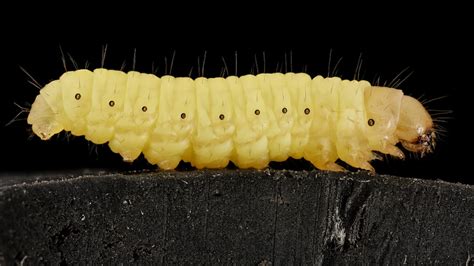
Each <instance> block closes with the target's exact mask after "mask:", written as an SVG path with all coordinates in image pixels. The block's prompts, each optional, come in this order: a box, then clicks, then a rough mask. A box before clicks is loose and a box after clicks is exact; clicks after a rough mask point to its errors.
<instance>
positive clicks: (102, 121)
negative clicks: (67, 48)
mask: <svg viewBox="0 0 474 266" xmlns="http://www.w3.org/2000/svg"><path fill="white" fill-rule="evenodd" d="M373 89H374V87H371V85H370V83H369V82H367V81H355V80H353V81H349V80H341V79H340V78H337V77H332V78H323V77H322V76H317V77H315V78H311V77H310V76H309V75H307V74H305V73H286V74H282V73H273V74H258V75H256V76H255V75H246V76H242V77H236V76H229V77H227V78H203V77H201V78H197V79H191V78H187V77H172V76H163V77H161V78H159V77H157V76H155V75H152V74H143V73H138V72H135V71H131V72H128V73H124V72H121V71H115V70H106V69H96V70H94V71H89V70H77V71H69V72H66V73H64V74H63V75H62V76H61V77H60V79H58V80H55V81H53V82H51V83H49V84H48V85H46V86H45V87H44V88H43V89H42V90H41V93H40V96H41V97H42V98H43V99H44V100H41V99H40V100H41V101H45V102H46V104H44V106H46V107H43V105H41V106H39V104H38V105H37V106H36V109H37V110H34V109H35V104H33V109H32V113H31V114H30V117H29V118H28V122H29V123H30V124H33V130H34V131H35V127H36V132H45V131H46V130H45V129H44V128H43V129H42V128H41V127H42V126H43V127H45V126H46V124H47V123H46V122H44V123H43V125H42V122H39V123H35V122H34V120H35V118H36V120H41V119H43V120H46V118H44V117H43V118H42V117H41V113H47V110H46V109H47V108H48V107H49V108H50V109H51V111H52V112H51V113H52V114H51V115H50V116H54V117H53V118H51V117H48V119H47V120H48V121H47V122H48V123H49V127H50V128H48V130H49V131H48V132H50V133H51V134H54V133H57V132H56V131H61V130H66V131H71V132H72V134H73V135H78V136H80V135H84V136H85V138H86V139H88V140H90V141H92V142H93V143H96V144H102V143H107V142H108V145H109V146H110V148H111V149H112V151H114V152H116V153H119V154H120V155H121V156H122V157H123V158H124V160H126V161H133V160H135V159H136V158H137V157H138V156H139V155H140V154H141V153H143V154H144V156H145V158H146V159H147V160H148V161H149V162H150V163H152V164H157V165H158V166H159V167H160V168H163V169H173V168H175V167H176V166H177V165H178V163H179V162H180V161H181V160H184V161H186V162H190V163H191V164H192V165H193V166H195V167H197V168H203V167H206V168H222V167H225V166H226V165H227V164H228V163H229V161H232V162H233V163H234V164H236V165H237V166H238V167H240V168H250V167H251V168H263V167H266V166H267V165H268V163H269V162H270V161H285V160H286V159H287V158H288V157H289V156H291V157H294V158H305V159H306V160H308V161H310V162H311V163H313V164H314V165H315V166H316V167H318V168H320V169H329V170H341V169H342V168H341V167H339V166H338V165H337V164H335V161H336V160H337V159H341V160H343V161H345V162H347V163H348V164H350V165H352V166H354V167H358V168H363V169H369V170H371V166H370V165H369V164H368V161H370V160H372V159H374V156H373V154H372V150H379V151H382V152H386V153H387V151H385V150H384V149H386V147H388V146H392V145H393V144H396V143H397V142H398V139H396V137H395V136H392V135H394V134H395V133H394V132H395V129H396V127H394V126H392V128H391V129H389V130H388V131H389V132H388V133H386V134H384V135H383V136H379V135H378V134H377V132H375V131H376V130H375V129H376V127H374V124H375V125H377V123H379V125H382V124H383V123H382V121H378V120H374V119H373V117H372V116H371V115H372V114H371V112H372V113H373V111H370V110H368V108H370V105H371V104H374V102H369V101H368V100H367V99H368V97H369V95H368V92H369V90H373ZM380 89H384V88H380ZM390 90H393V91H390V93H388V94H387V97H392V98H396V99H392V101H394V102H398V104H395V106H391V108H389V109H388V110H386V112H390V113H387V115H386V116H387V117H388V116H390V119H392V117H393V119H395V120H394V121H392V122H393V123H395V125H396V122H397V121H396V120H398V112H399V111H400V104H399V102H401V97H402V96H403V93H402V92H401V91H400V90H395V89H390ZM40 96H38V97H40ZM37 101H39V100H38V98H37ZM35 103H36V102H35ZM382 104H383V103H382ZM39 108H42V109H41V110H39V112H38V109H39ZM397 108H398V110H397ZM43 109H44V110H43ZM33 111H36V112H33ZM33 113H36V116H35V114H33ZM53 120H54V121H53ZM52 121H53V122H52ZM380 123H382V124H380ZM390 132H391V133H390ZM37 134H38V133H37ZM43 134H44V133H43ZM51 134H48V135H43V136H41V134H38V135H40V137H42V138H43V139H47V138H49V137H50V136H51ZM390 134H391V135H390ZM387 136H388V137H387ZM378 138H384V139H378Z"/></svg>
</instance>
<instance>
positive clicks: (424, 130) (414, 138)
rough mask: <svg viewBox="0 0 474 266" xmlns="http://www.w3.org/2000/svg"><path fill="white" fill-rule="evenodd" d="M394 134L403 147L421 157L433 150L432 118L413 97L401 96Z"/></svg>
mask: <svg viewBox="0 0 474 266" xmlns="http://www.w3.org/2000/svg"><path fill="white" fill-rule="evenodd" d="M396 135H397V137H398V139H399V140H400V142H401V143H402V145H403V147H404V148H405V149H407V150H409V151H412V152H416V153H419V154H420V155H421V157H423V156H424V155H425V154H427V153H431V152H433V150H434V148H435V145H436V141H435V140H436V134H435V130H434V126H433V120H432V119H431V116H430V114H429V113H428V111H426V109H425V108H424V107H423V105H422V104H421V103H420V102H419V101H418V100H416V99H415V98H413V97H410V96H406V95H405V96H403V98H402V102H401V107H400V119H399V121H398V125H397V131H396Z"/></svg>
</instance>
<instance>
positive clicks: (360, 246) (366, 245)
mask: <svg viewBox="0 0 474 266" xmlns="http://www.w3.org/2000/svg"><path fill="white" fill-rule="evenodd" d="M0 182H1V183H0V228H1V230H0V252H1V254H0V262H1V264H2V265H3V264H13V263H15V262H16V263H21V262H23V263H26V264H37V263H47V264H58V263H67V264H76V263H78V262H84V261H87V262H96V263H97V262H101V263H106V264H108V263H118V262H125V263H128V262H135V263H146V262H154V263H158V264H172V263H183V262H188V263H194V264H202V263H207V264H259V263H262V264H265V263H266V264H268V263H272V264H274V265H280V264H333V263H335V264H353V263H357V264H387V263H390V264H404V263H407V264H415V263H416V264H433V263H439V264H450V265H461V264H462V265H464V264H467V263H472V259H471V258H470V257H471V256H474V229H473V228H474V187H473V186H469V185H462V184H452V183H446V182H441V181H424V180H417V179H408V178H398V177H390V176H370V175H367V174H366V173H351V174H328V173H322V172H318V171H313V172H305V171H298V172H296V171H275V170H265V171H250V170H249V171H242V170H221V171H190V172H153V173H135V174H95V175H89V176H79V177H67V178H61V177H51V178H47V179H44V178H42V179H38V178H37V177H35V176H34V175H32V176H30V177H15V176H12V177H11V178H9V179H8V178H4V179H2V180H1V181H0Z"/></svg>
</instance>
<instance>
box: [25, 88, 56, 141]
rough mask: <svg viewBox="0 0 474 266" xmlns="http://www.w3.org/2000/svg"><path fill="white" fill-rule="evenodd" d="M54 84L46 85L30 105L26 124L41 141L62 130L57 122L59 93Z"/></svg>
mask: <svg viewBox="0 0 474 266" xmlns="http://www.w3.org/2000/svg"><path fill="white" fill-rule="evenodd" d="M56 85H57V84H55V82H51V83H50V84H48V85H46V86H45V87H44V88H43V89H42V90H41V91H40V94H39V95H38V96H37V97H36V99H35V101H34V102H33V104H32V105H31V110H30V114H29V115H28V119H27V122H28V124H30V125H32V128H33V132H34V133H35V134H36V135H37V136H38V137H40V138H41V139H42V140H47V139H50V138H51V137H52V136H53V135H55V134H57V133H59V132H61V131H62V130H63V129H64V128H63V126H62V125H61V123H60V122H59V121H58V107H59V106H58V104H59V103H60V100H59V97H60V96H61V94H60V93H61V91H60V90H59V87H57V86H56Z"/></svg>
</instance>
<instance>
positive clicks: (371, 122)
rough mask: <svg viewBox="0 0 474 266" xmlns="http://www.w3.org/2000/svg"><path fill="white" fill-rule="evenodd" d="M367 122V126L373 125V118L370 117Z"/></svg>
mask: <svg viewBox="0 0 474 266" xmlns="http://www.w3.org/2000/svg"><path fill="white" fill-rule="evenodd" d="M367 124H369V126H373V125H375V120H373V119H372V118H370V119H369V121H367Z"/></svg>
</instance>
